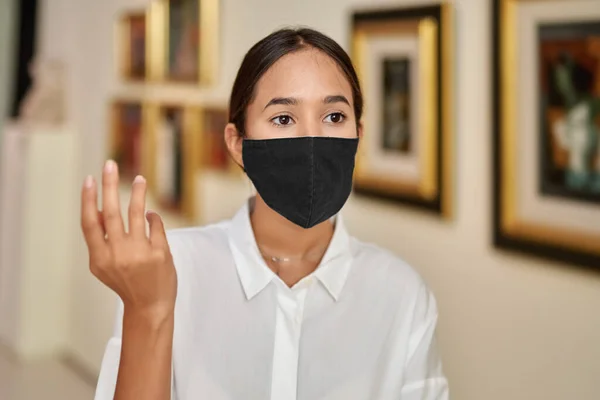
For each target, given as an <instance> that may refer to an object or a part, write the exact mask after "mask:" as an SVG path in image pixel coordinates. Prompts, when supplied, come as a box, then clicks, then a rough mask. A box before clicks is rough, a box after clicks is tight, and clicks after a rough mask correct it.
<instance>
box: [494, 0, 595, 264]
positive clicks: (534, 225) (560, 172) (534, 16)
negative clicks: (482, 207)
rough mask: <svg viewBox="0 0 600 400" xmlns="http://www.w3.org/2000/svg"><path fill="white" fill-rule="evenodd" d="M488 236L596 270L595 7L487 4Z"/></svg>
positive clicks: (572, 1) (571, 0)
mask: <svg viewBox="0 0 600 400" xmlns="http://www.w3.org/2000/svg"><path fill="white" fill-rule="evenodd" d="M494 91H495V94H494V137H495V142H494V144H495V147H494V149H495V156H494V175H495V176H494V178H495V196H494V197H495V204H494V233H495V234H494V238H495V239H494V240H495V244H496V245H497V246H498V247H499V248H506V249H512V250H515V251H520V252H525V253H529V254H535V255H538V256H542V257H546V258H548V259H553V260H558V261H564V262H569V263H573V264H579V265H586V266H592V267H596V268H598V267H600V224H599V223H598V222H599V221H600V7H598V2H596V1H589V0H587V1H581V0H568V1H565V0H556V1H531V0H529V1H527V0H495V1H494Z"/></svg>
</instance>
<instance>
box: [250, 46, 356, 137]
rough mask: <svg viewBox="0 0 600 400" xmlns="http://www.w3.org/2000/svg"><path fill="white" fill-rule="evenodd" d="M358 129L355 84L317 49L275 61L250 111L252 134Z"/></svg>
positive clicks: (348, 133) (343, 133) (350, 132)
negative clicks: (353, 93)
mask: <svg viewBox="0 0 600 400" xmlns="http://www.w3.org/2000/svg"><path fill="white" fill-rule="evenodd" d="M357 134H358V132H357V124H356V119H355V116H354V105H353V99H352V89H351V86H350V84H349V83H348V81H347V79H346V77H345V75H344V73H343V72H342V71H341V69H340V68H339V67H338V66H337V64H336V63H335V61H333V60H332V59H331V58H329V57H328V56H327V55H325V54H324V53H322V52H320V51H318V50H315V49H306V50H301V51H299V52H295V53H292V54H288V55H286V56H284V57H282V58H281V59H279V60H278V61H277V62H276V63H275V64H273V66H272V67H271V68H270V69H269V70H268V71H267V72H266V73H265V74H264V75H263V76H262V77H261V79H260V80H259V81H258V84H257V86H256V93H255V98H254V100H253V101H252V103H251V104H250V105H249V106H248V109H247V113H246V136H247V138H248V139H272V138H289V137H300V136H333V137H341V138H355V137H356V136H357Z"/></svg>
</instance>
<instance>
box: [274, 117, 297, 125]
mask: <svg viewBox="0 0 600 400" xmlns="http://www.w3.org/2000/svg"><path fill="white" fill-rule="evenodd" d="M273 121H274V122H275V125H288V124H289V123H290V122H291V121H292V119H291V118H290V117H289V116H288V115H280V116H278V117H275V118H273Z"/></svg>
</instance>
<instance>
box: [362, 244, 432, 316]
mask: <svg viewBox="0 0 600 400" xmlns="http://www.w3.org/2000/svg"><path fill="white" fill-rule="evenodd" d="M351 248H352V252H353V256H354V260H355V262H354V267H355V269H356V273H357V275H358V277H359V278H360V279H361V280H363V281H374V284H375V287H377V288H378V290H379V291H380V294H381V295H387V296H388V297H389V299H390V300H391V301H392V302H394V303H395V304H397V305H398V306H399V307H400V308H401V309H403V310H405V311H407V308H408V309H410V310H412V311H413V312H416V313H419V314H421V317H425V318H428V317H429V318H436V317H437V303H436V299H435V296H434V294H433V292H432V290H431V289H430V288H429V286H428V285H427V283H426V281H425V280H424V278H423V276H422V275H421V274H420V273H419V271H418V270H417V269H416V268H415V267H414V266H412V265H411V264H410V263H408V262H407V261H406V260H404V259H403V258H402V257H401V256H400V255H398V254H395V253H393V252H392V251H390V250H388V249H385V248H383V247H381V246H379V245H376V244H373V243H368V242H363V241H360V240H358V239H356V238H351Z"/></svg>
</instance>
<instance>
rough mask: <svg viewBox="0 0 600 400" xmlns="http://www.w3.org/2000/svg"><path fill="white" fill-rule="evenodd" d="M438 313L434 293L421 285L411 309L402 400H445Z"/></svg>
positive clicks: (446, 383) (445, 389) (446, 398)
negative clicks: (437, 331) (438, 345)
mask: <svg viewBox="0 0 600 400" xmlns="http://www.w3.org/2000/svg"><path fill="white" fill-rule="evenodd" d="M437 320H438V311H437V305H436V301H435V298H434V296H433V294H432V293H431V292H430V291H429V290H428V289H427V288H426V287H425V286H424V285H423V286H422V287H421V290H420V291H419V293H418V295H417V299H416V301H415V306H414V314H413V323H412V330H411V334H410V338H409V342H408V353H407V358H406V367H405V379H404V382H403V386H402V400H448V399H449V388H448V381H447V379H446V377H445V375H444V372H443V370H442V361H441V358H440V355H439V352H438V348H437V343H436V337H435V336H436V327H437Z"/></svg>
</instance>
